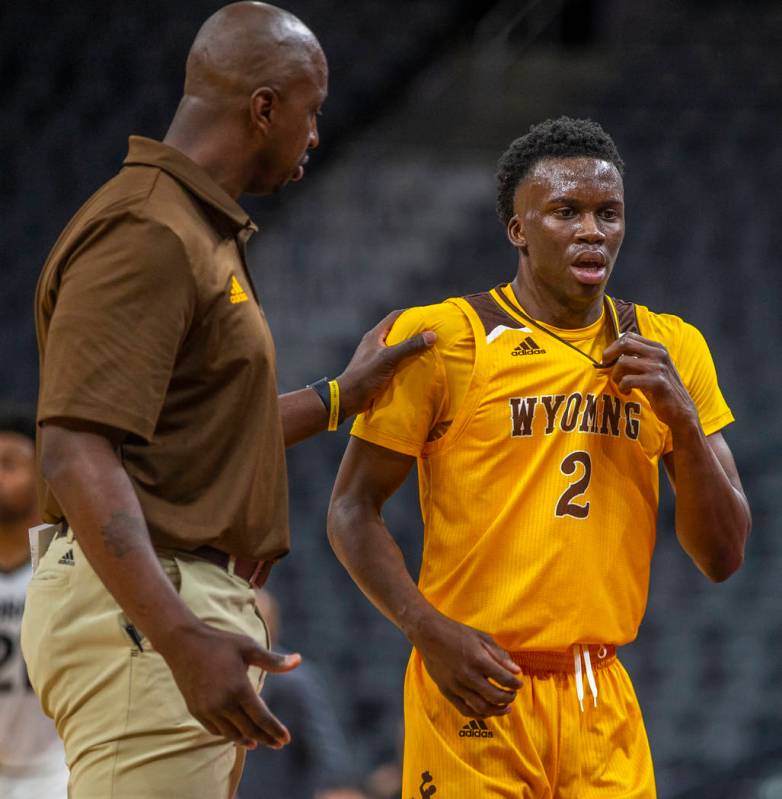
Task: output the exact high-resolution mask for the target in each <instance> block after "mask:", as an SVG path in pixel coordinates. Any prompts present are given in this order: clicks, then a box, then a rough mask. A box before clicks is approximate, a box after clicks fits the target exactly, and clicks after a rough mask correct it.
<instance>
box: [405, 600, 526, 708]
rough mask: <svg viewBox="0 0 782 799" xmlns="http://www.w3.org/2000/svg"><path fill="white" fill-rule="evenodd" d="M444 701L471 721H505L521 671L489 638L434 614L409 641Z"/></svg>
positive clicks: (517, 686)
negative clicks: (496, 717) (489, 718)
mask: <svg viewBox="0 0 782 799" xmlns="http://www.w3.org/2000/svg"><path fill="white" fill-rule="evenodd" d="M413 644H414V645H415V647H416V649H417V650H418V652H419V654H420V655H421V658H422V659H423V661H424V665H425V666H426V670H427V671H428V672H429V676H430V677H431V678H432V679H433V680H434V682H435V684H436V685H437V687H438V688H439V689H440V692H441V693H442V694H443V696H444V697H445V698H446V699H447V700H448V701H449V702H451V704H452V705H453V706H454V707H455V708H456V709H457V710H458V711H459V712H460V713H462V714H463V715H465V716H468V717H469V718H487V717H489V716H504V715H505V714H507V713H510V704H511V702H513V700H514V699H515V698H516V691H517V690H518V689H519V688H520V687H521V682H520V681H519V680H518V678H517V676H516V675H518V674H519V673H520V672H521V669H520V668H519V667H518V666H517V665H516V664H515V663H514V662H513V661H512V660H511V658H510V655H508V653H507V652H506V651H505V650H504V649H503V648H502V647H500V646H499V645H498V644H497V643H496V642H495V641H494V640H493V639H492V637H491V636H490V635H488V634H487V633H484V632H481V631H480V630H475V629H473V628H472V627H467V626H466V625H464V624H460V623H459V622H456V621H453V620H452V619H449V618H447V617H445V616H443V615H442V614H437V616H435V617H433V618H432V619H431V620H429V621H428V622H427V623H426V624H425V625H423V626H422V627H421V629H420V630H419V632H418V633H417V634H416V635H415V640H414V641H413Z"/></svg>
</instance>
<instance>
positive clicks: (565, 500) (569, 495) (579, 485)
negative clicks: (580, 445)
mask: <svg viewBox="0 0 782 799" xmlns="http://www.w3.org/2000/svg"><path fill="white" fill-rule="evenodd" d="M579 465H580V466H583V467H584V473H583V474H582V475H581V477H579V478H578V479H577V480H576V481H575V482H574V483H571V484H570V485H569V486H568V487H567V488H566V489H565V491H564V492H563V493H562V496H560V498H559V500H558V501H557V507H556V509H555V511H554V515H555V516H573V517H574V518H576V519H586V517H587V516H589V502H588V501H587V502H585V503H584V504H583V505H579V504H578V503H577V502H574V501H573V500H574V499H576V498H577V497H579V496H580V495H581V494H583V493H584V492H585V491H586V490H587V488H589V481H590V480H591V479H592V458H590V457H589V453H588V452H584V451H583V450H577V451H576V452H571V453H570V455H566V456H565V458H564V459H563V461H562V463H561V464H560V467H559V470H560V471H561V472H562V474H564V475H565V476H566V477H570V475H572V474H575V473H576V471H577V469H578V467H579Z"/></svg>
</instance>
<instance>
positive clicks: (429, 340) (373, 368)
mask: <svg viewBox="0 0 782 799" xmlns="http://www.w3.org/2000/svg"><path fill="white" fill-rule="evenodd" d="M401 313H402V311H392V312H391V313H390V314H388V316H386V317H385V319H383V320H381V321H380V322H379V323H378V324H376V325H375V326H374V327H373V328H372V329H371V330H370V331H368V332H367V333H365V334H364V336H363V338H362V339H361V341H360V343H359V345H358V347H356V351H355V352H354V353H353V357H352V358H351V359H350V363H348V365H347V366H346V367H345V371H344V372H343V373H342V374H341V375H340V376H339V377H338V378H337V383H338V384H339V394H340V403H341V406H342V409H343V411H344V413H345V416H346V417H348V416H353V414H356V413H361V411H365V410H366V409H367V408H368V407H369V406H370V405H371V404H372V400H373V399H374V398H375V397H376V396H377V395H378V394H380V392H381V391H383V389H384V388H385V387H386V386H387V385H388V382H389V380H391V378H392V377H393V374H394V372H395V371H396V370H397V368H398V367H399V365H400V364H401V363H402V361H404V360H405V359H406V358H409V357H411V356H412V355H417V354H418V353H420V352H423V351H424V350H426V349H428V348H429V347H431V346H432V344H434V342H435V341H436V340H437V334H436V333H434V332H432V331H431V330H425V331H424V332H423V333H419V334H418V335H417V336H412V337H411V338H408V339H405V341H400V342H399V344H394V345H393V346H391V347H388V346H386V343H385V341H386V336H387V335H388V333H389V331H390V330H391V327H392V326H393V324H394V322H395V321H396V320H397V318H398V317H399V315H400V314H401Z"/></svg>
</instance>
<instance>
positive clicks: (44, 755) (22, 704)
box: [0, 405, 68, 799]
mask: <svg viewBox="0 0 782 799" xmlns="http://www.w3.org/2000/svg"><path fill="white" fill-rule="evenodd" d="M34 440H35V419H34V417H33V415H32V414H28V413H26V412H25V411H24V410H23V409H21V408H16V407H13V406H6V405H2V406H0V796H2V797H3V799H38V797H47V799H49V797H51V799H65V796H66V793H67V785H68V770H67V768H66V767H65V753H64V752H63V748H62V744H61V743H60V739H59V737H58V736H57V731H56V730H55V728H54V724H53V723H52V721H51V719H49V718H47V717H46V716H45V715H44V714H43V711H42V710H41V705H40V703H39V702H38V697H37V696H36V695H35V694H34V693H33V689H32V688H31V687H30V683H29V681H28V679H27V669H26V668H25V664H24V660H23V659H22V652H21V649H20V647H19V630H20V628H21V625H22V611H23V610H24V597H25V592H26V591H27V584H28V583H29V582H30V577H31V576H32V570H31V567H30V547H29V541H28V536H27V529H28V527H31V526H32V525H34V524H38V518H37V512H38V511H37V502H36V495H35V456H34V449H33V442H34Z"/></svg>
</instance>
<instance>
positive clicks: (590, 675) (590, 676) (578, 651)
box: [573, 644, 597, 713]
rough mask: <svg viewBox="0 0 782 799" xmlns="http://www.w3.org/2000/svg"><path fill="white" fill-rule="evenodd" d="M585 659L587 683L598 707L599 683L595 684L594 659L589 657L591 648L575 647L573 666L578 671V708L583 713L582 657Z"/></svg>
mask: <svg viewBox="0 0 782 799" xmlns="http://www.w3.org/2000/svg"><path fill="white" fill-rule="evenodd" d="M582 655H583V657H584V667H585V668H584V670H585V671H586V676H587V682H588V683H589V690H590V692H591V693H592V701H593V702H594V705H595V707H597V683H596V682H595V675H594V672H593V671H592V658H591V657H590V656H589V647H588V646H584V645H582V646H580V647H579V645H578V644H576V645H575V646H574V647H573V666H574V667H575V671H576V696H577V697H578V706H579V707H580V708H581V712H582V713H583V712H584V677H583V673H582V670H581V656H582Z"/></svg>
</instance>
